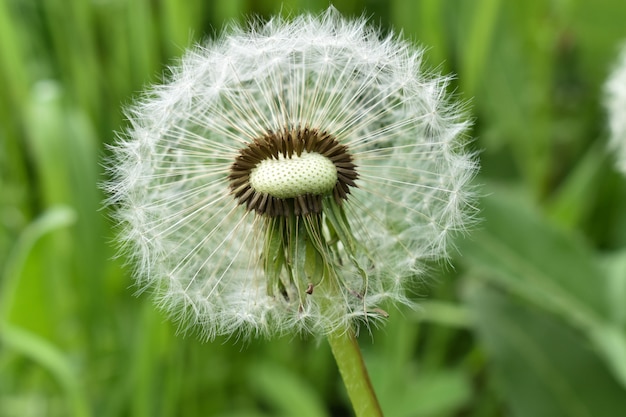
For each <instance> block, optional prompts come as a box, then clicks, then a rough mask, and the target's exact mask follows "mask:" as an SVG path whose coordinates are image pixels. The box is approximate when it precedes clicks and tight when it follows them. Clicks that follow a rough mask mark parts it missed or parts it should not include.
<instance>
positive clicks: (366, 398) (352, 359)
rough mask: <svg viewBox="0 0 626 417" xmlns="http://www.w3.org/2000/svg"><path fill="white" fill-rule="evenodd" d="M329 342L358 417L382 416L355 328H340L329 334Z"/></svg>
mask: <svg viewBox="0 0 626 417" xmlns="http://www.w3.org/2000/svg"><path fill="white" fill-rule="evenodd" d="M328 343H329V344H330V348H331V349H332V351H333V356H334V357H335V361H336V362H337V366H338V367H339V372H340V373H341V377H342V378H343V382H344V384H345V386H346V390H347V391H348V396H349V397H350V401H351V402H352V408H354V412H355V414H356V416H357V417H382V415H383V412H382V410H381V408H380V405H379V404H378V399H377V398H376V394H375V393H374V388H373V387H372V383H371V381H370V378H369V375H368V374H367V369H366V368H365V362H363V356H362V355H361V349H360V348H359V344H358V342H357V340H356V337H355V335H354V330H352V329H349V330H347V331H345V330H339V331H336V332H334V333H331V334H329V335H328Z"/></svg>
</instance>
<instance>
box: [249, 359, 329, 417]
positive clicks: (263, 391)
mask: <svg viewBox="0 0 626 417" xmlns="http://www.w3.org/2000/svg"><path fill="white" fill-rule="evenodd" d="M248 381H249V382H250V385H251V386H252V387H253V389H254V390H255V391H256V392H257V393H259V395H260V397H261V398H262V399H263V400H262V401H263V402H264V403H267V404H268V405H270V406H271V407H272V408H273V409H275V410H277V411H279V412H280V414H275V415H284V416H298V417H325V416H327V414H326V411H325V409H324V402H323V401H322V399H321V398H319V396H318V394H317V393H316V391H315V390H314V389H313V387H311V386H310V385H308V384H307V383H306V382H305V381H304V380H302V379H301V378H299V377H298V375H297V374H295V373H293V372H291V371H290V370H289V369H286V368H283V367H281V366H279V365H278V364H275V363H269V362H267V361H260V362H258V363H256V364H255V365H253V366H251V367H250V368H249V372H248Z"/></svg>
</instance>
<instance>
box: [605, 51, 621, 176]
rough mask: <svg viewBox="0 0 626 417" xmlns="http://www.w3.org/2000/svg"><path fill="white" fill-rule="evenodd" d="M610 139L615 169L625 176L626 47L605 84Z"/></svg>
mask: <svg viewBox="0 0 626 417" xmlns="http://www.w3.org/2000/svg"><path fill="white" fill-rule="evenodd" d="M605 104H606V108H607V111H608V118H609V129H610V133H611V138H610V141H609V148H610V149H611V150H613V151H615V152H616V164H617V168H618V169H619V170H620V171H621V172H622V173H624V174H626V46H624V48H623V50H622V53H621V56H620V58H619V60H618V62H617V65H616V66H615V69H614V70H613V72H612V73H611V75H610V76H609V79H608V80H607V82H606V84H605Z"/></svg>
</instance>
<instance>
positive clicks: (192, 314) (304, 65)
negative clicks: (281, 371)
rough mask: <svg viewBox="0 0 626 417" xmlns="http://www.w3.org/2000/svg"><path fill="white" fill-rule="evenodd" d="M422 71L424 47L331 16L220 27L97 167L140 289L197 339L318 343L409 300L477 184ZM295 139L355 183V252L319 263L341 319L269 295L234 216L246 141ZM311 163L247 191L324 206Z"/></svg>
mask: <svg viewBox="0 0 626 417" xmlns="http://www.w3.org/2000/svg"><path fill="white" fill-rule="evenodd" d="M421 60H422V50H421V49H417V48H415V47H414V46H413V45H411V44H410V43H408V42H406V41H403V40H402V39H399V38H398V37H395V36H392V35H389V36H382V35H381V33H380V32H379V31H378V30H376V29H374V28H371V27H369V26H368V25H367V24H366V22H365V21H364V20H363V19H356V20H346V19H344V18H342V17H341V16H340V15H339V14H338V13H337V11H336V10H334V9H333V8H330V9H329V10H328V11H326V12H325V13H323V14H321V15H319V16H314V15H302V16H298V17H295V18H293V19H291V20H285V19H282V18H274V19H272V20H270V21H268V22H266V23H258V22H257V23H255V24H253V27H252V28H251V29H250V30H245V29H244V28H241V27H235V28H231V30H229V33H227V34H224V35H222V36H221V37H219V38H218V39H216V40H214V41H212V42H210V43H209V44H207V45H205V46H199V47H197V48H195V49H193V50H191V51H189V52H188V53H187V54H186V55H185V56H184V57H183V59H182V62H181V64H180V65H179V66H177V67H174V68H173V69H172V75H171V78H170V80H169V81H168V82H167V83H165V84H164V85H160V86H156V87H154V88H153V89H152V91H151V92H150V94H148V95H147V96H146V97H145V98H144V99H142V100H140V101H138V102H137V103H136V104H135V105H134V106H133V107H132V108H131V109H130V110H129V111H128V113H127V114H128V117H129V120H130V122H131V127H130V128H129V129H128V131H127V133H126V135H125V136H123V137H121V138H120V139H119V141H118V143H117V145H116V146H115V148H114V155H113V159H112V161H111V162H110V164H109V167H110V168H109V169H110V171H111V174H112V177H113V179H112V180H111V182H110V183H109V184H108V191H109V192H110V194H111V198H110V202H111V203H112V204H115V205H117V207H118V209H117V211H116V212H115V216H116V217H117V220H118V221H119V223H120V226H121V235H120V239H121V241H122V243H123V247H124V250H125V251H126V252H127V253H128V254H129V255H130V256H131V258H132V259H133V260H134V261H135V265H136V269H135V271H134V275H135V278H136V280H137V283H138V285H139V286H140V287H141V288H151V289H153V290H154V293H155V295H156V297H157V300H158V303H159V304H160V305H161V306H162V307H163V308H164V309H165V310H167V311H168V312H169V313H170V314H171V315H172V316H174V317H175V318H176V319H178V320H180V322H181V323H184V324H185V325H188V326H190V327H194V328H197V329H199V330H200V331H201V332H202V334H203V336H204V337H206V338H212V337H215V336H216V335H232V334H238V335H256V334H260V335H272V334H276V333H284V332H291V331H305V332H312V333H314V334H323V333H326V332H329V331H333V330H334V329H338V328H340V327H342V326H346V325H347V324H350V323H353V324H358V322H365V323H367V322H368V320H369V321H371V320H372V319H376V318H377V317H379V315H377V314H376V313H375V311H376V310H377V309H378V308H379V306H380V303H382V302H384V301H386V300H391V301H393V302H403V303H404V302H408V300H407V298H406V297H405V295H404V294H405V293H404V292H405V288H406V286H407V284H408V283H410V282H412V281H414V279H415V277H416V276H417V275H419V274H420V273H421V272H422V269H423V267H422V266H423V262H424V261H425V260H427V259H437V258H441V257H445V256H446V247H447V246H448V245H447V243H448V241H449V237H450V236H451V235H452V234H453V232H455V231H458V230H462V229H463V228H464V226H465V225H466V223H467V221H468V220H471V215H472V213H473V208H472V207H471V201H472V197H473V195H472V189H471V187H470V186H469V182H470V180H471V178H472V177H473V175H474V173H475V171H476V163H475V160H474V158H473V155H471V154H470V153H468V152H467V151H465V150H464V146H463V143H462V142H463V140H464V135H465V131H466V129H467V127H468V122H467V121H465V119H464V117H463V114H462V111H461V109H460V107H459V106H458V105H456V104H454V103H451V102H449V101H447V100H446V98H445V96H446V94H445V91H446V86H447V83H448V78H445V77H441V76H437V75H434V74H431V73H428V72H425V71H424V70H423V69H422V66H421ZM302 128H311V129H318V130H319V131H320V132H328V134H330V135H332V136H333V138H334V140H336V141H337V143H338V144H339V145H341V146H345V147H347V148H348V149H349V152H350V154H351V156H352V157H353V161H354V164H355V165H356V170H357V172H358V178H357V179H356V180H355V182H356V184H355V186H352V188H350V193H349V194H348V195H347V196H346V197H345V200H343V202H342V203H341V204H342V210H343V211H344V212H345V217H346V221H347V222H348V223H349V229H350V232H351V234H352V235H353V240H354V242H353V243H354V249H353V250H354V255H353V256H352V255H351V256H347V255H346V253H345V251H344V252H341V248H339V249H338V252H337V253H335V254H334V255H333V258H329V261H333V262H335V264H336V265H334V269H335V270H336V271H337V275H339V276H340V277H341V279H342V285H343V287H344V288H346V290H345V291H343V292H341V294H338V296H337V299H336V300H333V304H336V305H337V311H338V312H343V313H341V314H340V313H337V314H333V315H330V316H329V315H325V314H323V313H322V310H321V308H320V305H318V304H317V303H316V301H315V296H313V297H311V300H310V302H305V303H301V304H300V305H293V304H292V303H290V301H289V300H287V299H286V298H285V297H283V296H282V295H280V294H279V295H275V296H270V295H268V288H267V285H266V284H267V277H266V276H265V274H266V272H265V270H264V267H263V263H262V259H263V256H264V253H263V245H264V242H265V241H266V240H267V236H266V234H264V232H263V230H264V227H265V224H266V220H265V219H264V218H263V217H262V216H261V215H258V214H256V213H254V212H251V211H249V210H247V209H246V207H245V205H241V204H238V202H237V201H236V200H235V198H233V195H232V190H231V188H230V185H231V182H229V178H228V176H229V172H230V168H231V166H232V164H233V162H234V161H235V159H236V158H237V157H238V155H239V153H240V151H241V150H242V149H244V148H246V147H247V146H248V145H249V144H250V143H252V142H253V141H255V140H257V139H258V138H263V137H266V136H267V135H268V132H284V131H289V132H291V131H298V130H299V129H302ZM324 158H325V157H321V158H320V157H319V156H316V155H315V154H308V155H307V154H306V153H303V156H302V157H300V158H292V159H291V160H290V161H289V160H286V159H282V160H281V159H279V160H276V161H270V160H268V161H267V162H266V163H265V164H261V165H260V166H258V167H257V170H256V172H255V174H254V175H253V177H254V178H253V179H252V180H251V181H252V182H253V183H254V184H253V187H258V189H259V190H264V191H263V192H268V193H273V194H274V195H276V196H279V197H280V196H284V197H291V196H294V195H296V194H299V193H301V192H309V193H320V194H324V193H326V192H328V190H329V188H328V187H330V183H331V182H333V183H335V182H337V175H338V172H339V168H337V169H335V168H334V167H333V170H331V165H329V164H328V162H329V161H327V160H325V159H324ZM291 165H294V166H297V167H298V168H297V170H296V171H295V172H296V173H292V172H289V171H288V169H290V167H291ZM339 175H341V173H339ZM273 178H275V179H273ZM310 178H313V180H312V181H311V182H307V181H309V179H310ZM342 198H343V197H342ZM297 221H298V222H305V221H306V218H302V219H299V220H297ZM364 275H365V276H364Z"/></svg>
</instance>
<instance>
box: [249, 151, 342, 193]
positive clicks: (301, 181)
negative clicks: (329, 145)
mask: <svg viewBox="0 0 626 417" xmlns="http://www.w3.org/2000/svg"><path fill="white" fill-rule="evenodd" d="M336 182H337V169H336V168H335V164H333V162H332V161H331V160H330V159H328V158H326V157H325V156H324V155H322V154H319V153H317V152H306V151H304V152H302V154H301V155H300V156H298V155H292V156H291V158H286V157H284V156H283V155H282V154H279V155H278V159H273V158H272V159H264V160H262V161H261V162H260V163H259V164H258V165H257V166H256V167H255V168H254V169H252V171H251V172H250V185H251V186H252V188H253V189H254V190H255V191H257V192H259V193H264V194H269V195H271V196H273V197H277V198H294V197H298V196H300V195H306V194H313V195H326V194H329V193H330V192H331V191H332V190H333V188H334V187H335V183H336Z"/></svg>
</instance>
